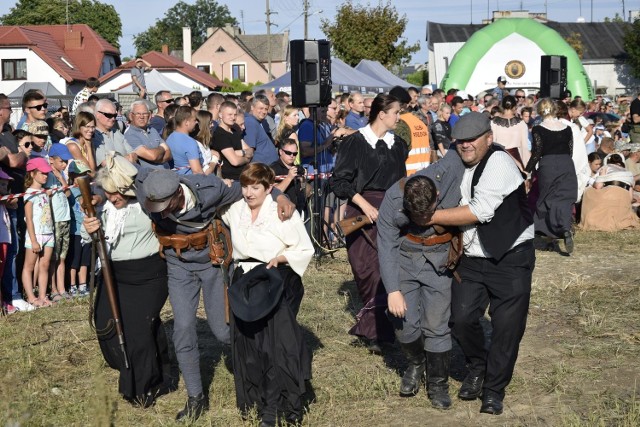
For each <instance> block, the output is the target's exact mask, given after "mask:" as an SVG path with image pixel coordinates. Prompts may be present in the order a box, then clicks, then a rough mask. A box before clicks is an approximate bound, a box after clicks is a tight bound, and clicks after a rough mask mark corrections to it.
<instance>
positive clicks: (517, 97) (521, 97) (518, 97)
mask: <svg viewBox="0 0 640 427" xmlns="http://www.w3.org/2000/svg"><path fill="white" fill-rule="evenodd" d="M516 99H524V96H518V95H516Z"/></svg>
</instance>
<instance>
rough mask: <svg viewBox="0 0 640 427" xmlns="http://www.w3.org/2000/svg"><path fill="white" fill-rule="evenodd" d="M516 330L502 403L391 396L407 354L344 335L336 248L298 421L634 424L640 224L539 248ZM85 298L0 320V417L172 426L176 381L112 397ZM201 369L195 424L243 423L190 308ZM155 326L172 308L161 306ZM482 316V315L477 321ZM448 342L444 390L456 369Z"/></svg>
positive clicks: (324, 279)
mask: <svg viewBox="0 0 640 427" xmlns="http://www.w3.org/2000/svg"><path fill="white" fill-rule="evenodd" d="M536 255H537V265H536V270H535V272H534V282H533V293H532V301H531V306H530V310H529V321H528V327H527V332H526V334H525V337H524V339H523V342H522V345H521V347H520V356H519V359H518V363H517V365H516V372H515V376H514V379H513V381H512V383H511V385H510V386H509V388H508V389H507V396H506V400H505V411H504V414H503V415H501V416H498V417H495V416H489V415H481V414H479V412H478V411H479V408H480V402H479V401H475V402H463V401H460V400H457V399H454V405H453V407H452V409H451V410H449V411H438V410H435V409H432V408H431V407H430V405H429V403H428V400H427V398H426V394H425V393H424V391H421V392H420V393H419V394H418V395H417V396H416V397H414V398H408V399H407V398H400V397H399V396H398V386H399V382H400V375H401V373H402V372H403V371H404V369H405V367H406V362H405V361H404V358H403V357H402V355H401V354H400V352H399V350H398V349H397V348H395V347H389V348H386V349H385V354H384V355H383V356H375V355H371V354H369V353H368V351H367V350H366V348H364V347H362V346H359V345H357V344H355V343H354V342H353V337H351V336H349V335H348V334H347V331H348V329H349V328H350V327H351V326H352V324H353V319H354V313H355V312H356V311H357V309H358V308H359V304H360V303H359V301H357V292H356V290H355V285H354V283H353V282H352V276H351V272H350V268H349V265H348V263H347V262H346V254H345V252H344V250H342V251H340V252H338V253H336V255H335V258H334V259H330V258H323V259H322V262H321V264H320V265H319V266H316V265H315V264H314V265H312V267H310V269H309V270H308V272H307V274H306V275H305V278H304V283H305V287H306V294H305V298H304V300H303V303H302V308H301V312H300V316H299V319H300V321H301V324H302V325H303V327H304V328H305V331H306V336H307V340H308V343H309V345H310V347H311V348H312V349H313V353H314V361H313V375H314V379H313V380H312V385H313V390H312V392H311V393H310V395H309V399H310V401H311V402H310V404H309V406H308V412H307V414H306V415H305V419H304V425H308V426H350V427H356V426H391V425H394V426H419V425H426V424H428V425H434V426H514V425H515V426H556V425H559V426H629V427H631V426H638V425H640V398H638V394H639V393H640V384H639V383H638V382H639V379H640V357H639V355H640V274H639V273H638V269H639V267H640V262H639V257H640V232H621V233H616V234H607V233H584V232H582V233H581V232H578V234H577V235H576V250H575V252H574V254H572V255H571V256H570V257H569V256H563V255H562V254H559V253H552V252H540V251H538V252H537V254H536ZM88 308H89V306H88V303H87V301H86V300H85V301H78V300H76V301H71V302H66V303H61V304H59V305H57V306H56V307H53V308H49V309H40V310H37V311H35V312H32V313H18V314H15V315H11V316H8V317H4V318H0V372H1V374H0V375H1V376H0V378H1V381H0V426H5V425H7V426H18V425H20V426H90V425H95V426H107V425H115V426H139V425H144V426H171V425H175V422H174V421H173V420H174V417H175V414H176V413H177V411H178V410H179V409H181V408H182V406H183V405H184V402H185V399H186V392H185V390H184V386H183V384H182V383H181V384H180V388H179V390H178V391H177V392H175V393H172V394H170V395H167V396H164V397H162V398H160V399H159V400H158V402H157V403H156V405H155V406H154V407H152V408H149V409H146V410H143V409H138V408H134V407H132V406H131V405H129V404H128V403H126V402H125V401H123V400H122V399H120V397H119V396H118V394H117V381H118V375H117V372H116V371H113V370H111V369H110V368H108V367H107V366H106V365H105V363H104V361H103V359H102V356H101V353H100V350H99V347H98V343H97V341H96V338H95V333H94V332H93V331H92V330H91V329H90V327H89V323H88V320H87V319H88V312H89V310H88ZM200 316H201V321H200V322H199V326H198V327H199V333H200V337H201V339H200V350H201V353H202V355H203V357H202V365H201V367H202V372H203V378H204V380H205V386H206V387H208V390H209V394H210V402H211V409H210V410H209V412H207V413H206V414H205V415H204V416H203V417H202V418H201V419H200V420H198V421H197V422H196V425H199V426H209V425H212V426H254V425H257V424H258V423H257V421H256V420H255V419H253V420H249V421H244V422H243V420H242V418H241V417H240V415H239V413H238V412H237V411H236V409H235V396H234V388H233V378H232V375H231V373H230V372H229V371H228V369H227V367H226V364H225V351H223V348H222V347H221V346H220V345H219V344H218V343H217V342H216V341H215V339H214V338H213V336H212V334H211V332H210V331H209V330H208V327H207V324H206V322H205V320H204V312H202V313H200ZM163 319H164V320H165V322H166V326H167V330H168V331H169V332H170V331H171V327H172V313H171V310H170V308H169V306H168V305H167V307H165V309H164V311H163ZM487 325H488V323H487ZM464 373H465V372H464V366H463V358H462V355H461V353H460V351H459V349H457V348H455V349H454V359H453V363H452V377H453V378H452V380H451V391H452V393H456V392H457V389H458V387H459V385H460V380H461V379H462V378H463V376H464Z"/></svg>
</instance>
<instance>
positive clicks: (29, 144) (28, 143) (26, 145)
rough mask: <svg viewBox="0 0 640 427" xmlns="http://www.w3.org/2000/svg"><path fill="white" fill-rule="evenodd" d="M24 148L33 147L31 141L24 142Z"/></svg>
mask: <svg viewBox="0 0 640 427" xmlns="http://www.w3.org/2000/svg"><path fill="white" fill-rule="evenodd" d="M21 145H22V146H23V147H24V148H29V147H31V143H30V142H25V143H24V144H21Z"/></svg>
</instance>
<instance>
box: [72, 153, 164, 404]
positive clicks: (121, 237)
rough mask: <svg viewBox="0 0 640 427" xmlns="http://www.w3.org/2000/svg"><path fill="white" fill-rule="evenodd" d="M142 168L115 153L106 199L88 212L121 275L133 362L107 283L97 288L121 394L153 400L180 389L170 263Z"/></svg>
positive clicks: (102, 180)
mask: <svg viewBox="0 0 640 427" xmlns="http://www.w3.org/2000/svg"><path fill="white" fill-rule="evenodd" d="M137 172H138V170H137V168H136V167H135V166H134V165H132V164H131V163H130V162H129V161H128V160H126V159H125V158H124V157H122V156H120V155H119V154H115V153H109V154H108V155H107V157H106V159H105V166H104V167H103V168H102V169H100V171H99V172H98V175H97V177H96V181H97V183H98V185H99V186H100V187H101V188H102V189H103V190H104V193H105V195H106V202H105V203H104V205H103V206H102V209H101V212H100V213H99V215H98V217H94V218H88V217H85V219H84V222H83V225H84V228H85V230H86V231H87V232H88V233H93V232H95V231H97V230H98V228H100V227H102V230H103V233H104V236H105V239H106V241H107V245H108V252H109V258H110V259H111V268H112V272H113V277H114V281H115V290H116V300H117V302H118V304H119V309H120V318H121V322H122V327H123V330H124V340H125V346H126V351H127V355H128V362H129V368H126V367H125V361H124V358H123V354H122V352H121V350H120V345H119V343H118V337H117V335H116V332H115V328H114V327H113V319H112V315H111V309H110V306H109V301H108V298H107V292H106V289H105V286H103V285H102V284H100V285H99V286H98V288H97V295H96V302H95V327H96V332H97V334H98V341H99V343H100V349H101V350H102V355H103V356H104V359H105V360H106V362H107V363H108V364H109V366H110V367H112V368H113V369H117V370H119V371H120V380H119V391H120V394H121V395H122V396H123V397H124V399H126V400H127V401H129V402H130V403H132V404H134V405H140V406H143V407H149V406H151V405H152V404H153V403H154V401H155V399H156V398H157V397H158V396H160V395H162V394H166V393H168V392H171V391H174V390H176V389H177V381H176V380H175V379H173V378H172V377H171V363H170V358H169V347H168V345H167V337H166V334H165V330H164V326H163V324H162V320H161V319H160V310H161V309H162V307H163V306H164V304H165V302H166V300H167V296H168V288H167V267H166V263H165V261H164V260H163V259H162V258H161V257H160V255H159V253H158V248H159V244H158V239H157V238H156V236H155V234H154V232H153V230H152V228H151V220H150V219H149V217H148V216H147V215H146V214H145V213H144V212H143V211H142V208H141V207H140V204H139V203H138V202H137V201H136V197H135V188H134V185H133V183H134V178H135V176H136V174H137Z"/></svg>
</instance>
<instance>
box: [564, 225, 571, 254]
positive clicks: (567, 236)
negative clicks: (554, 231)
mask: <svg viewBox="0 0 640 427" xmlns="http://www.w3.org/2000/svg"><path fill="white" fill-rule="evenodd" d="M564 250H565V251H566V252H567V253H568V254H570V253H571V252H573V233H571V232H570V231H565V232H564Z"/></svg>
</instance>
